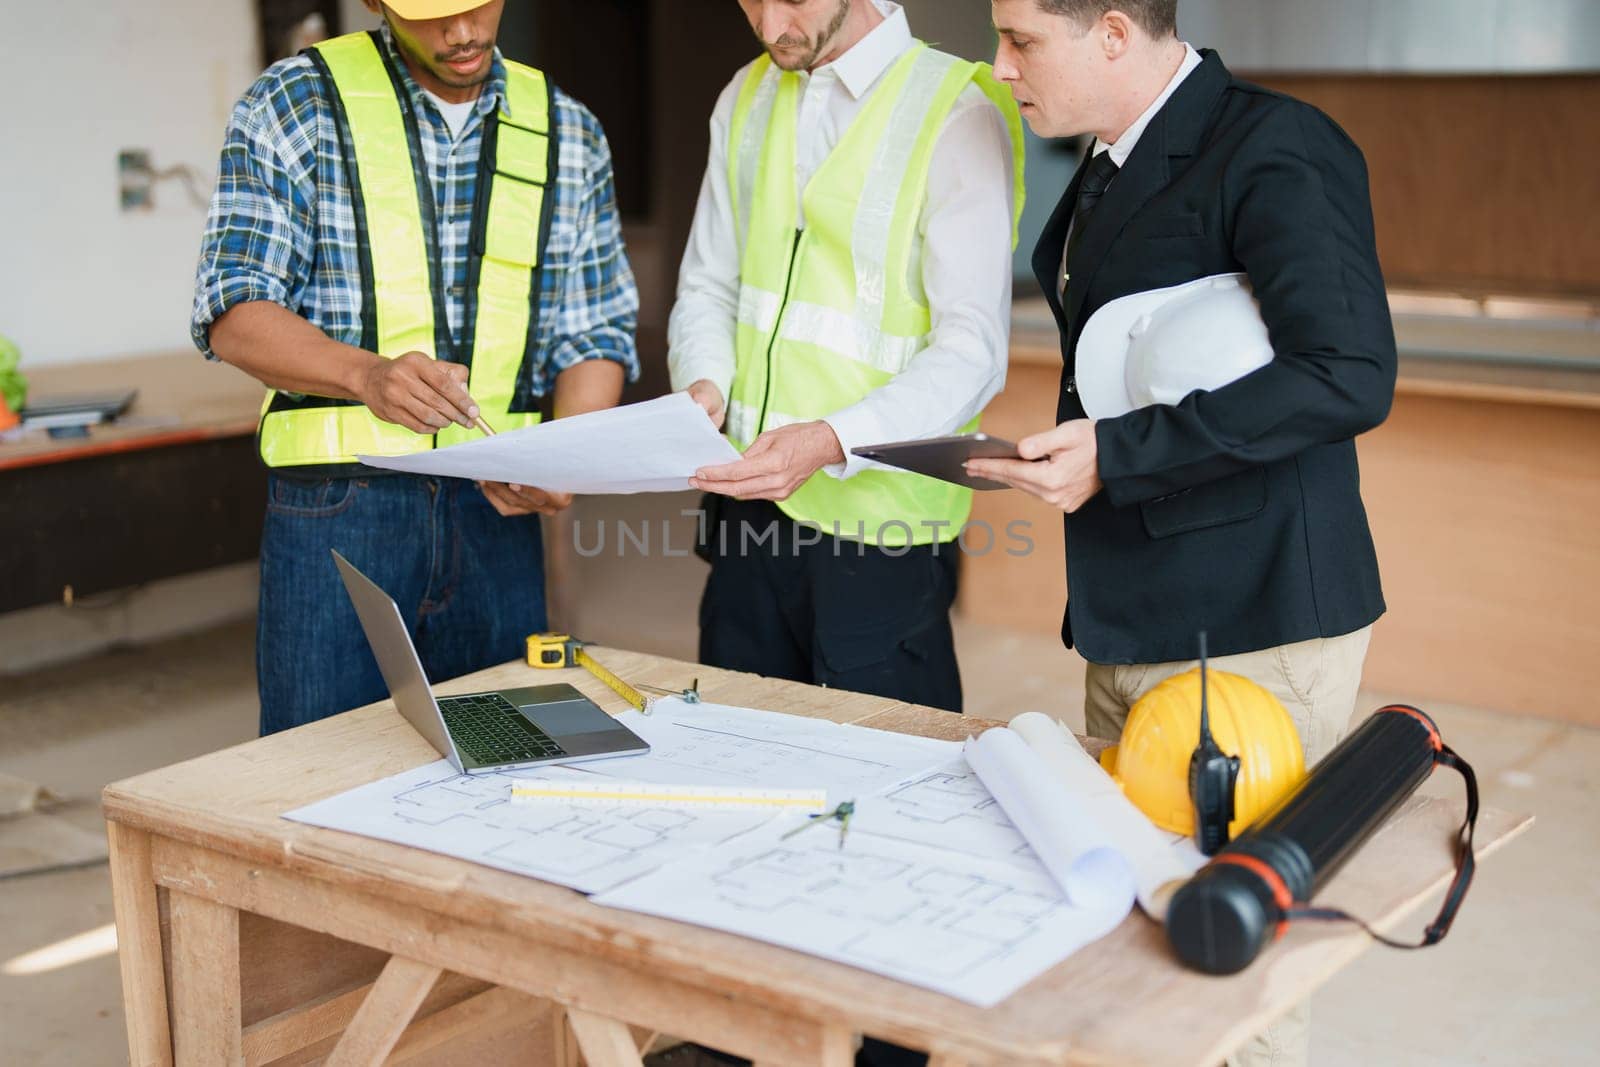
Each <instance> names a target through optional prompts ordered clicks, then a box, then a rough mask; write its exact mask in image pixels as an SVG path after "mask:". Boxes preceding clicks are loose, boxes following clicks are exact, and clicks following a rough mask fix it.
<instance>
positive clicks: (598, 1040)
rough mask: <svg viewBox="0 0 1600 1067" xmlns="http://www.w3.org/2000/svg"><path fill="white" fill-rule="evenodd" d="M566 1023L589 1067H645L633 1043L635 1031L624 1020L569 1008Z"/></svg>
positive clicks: (637, 1047)
mask: <svg viewBox="0 0 1600 1067" xmlns="http://www.w3.org/2000/svg"><path fill="white" fill-rule="evenodd" d="M567 1022H568V1023H569V1024H571V1026H572V1032H573V1034H574V1035H576V1036H577V1038H578V1048H579V1049H581V1050H582V1051H583V1058H584V1059H585V1060H587V1061H588V1063H589V1067H644V1060H643V1059H642V1058H640V1056H639V1046H637V1045H635V1044H634V1043H633V1031H631V1030H629V1029H628V1024H627V1023H625V1022H623V1021H622V1020H620V1019H608V1018H607V1017H605V1016H604V1015H596V1014H594V1013H593V1012H588V1011H582V1010H580V1009H578V1008H568V1009H567Z"/></svg>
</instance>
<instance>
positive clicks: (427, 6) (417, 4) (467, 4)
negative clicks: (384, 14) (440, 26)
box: [383, 0, 489, 21]
mask: <svg viewBox="0 0 1600 1067" xmlns="http://www.w3.org/2000/svg"><path fill="white" fill-rule="evenodd" d="M383 2H384V3H385V4H387V5H388V6H389V7H390V8H391V9H392V10H393V11H394V13H395V14H396V15H399V16H400V17H401V18H403V19H411V20H414V21H415V20H420V19H442V18H448V17H449V16H451V15H459V14H461V13H462V12H463V11H471V10H472V9H473V8H475V7H482V6H483V5H484V4H486V3H488V2H489V0H383Z"/></svg>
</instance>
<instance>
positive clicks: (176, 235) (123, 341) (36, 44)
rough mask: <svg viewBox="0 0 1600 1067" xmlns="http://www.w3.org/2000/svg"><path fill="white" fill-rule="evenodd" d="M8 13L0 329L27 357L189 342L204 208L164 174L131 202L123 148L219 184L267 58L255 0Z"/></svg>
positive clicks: (2, 51)
mask: <svg viewBox="0 0 1600 1067" xmlns="http://www.w3.org/2000/svg"><path fill="white" fill-rule="evenodd" d="M0 17H3V22H4V24H5V26H6V27H7V30H6V32H5V33H4V34H0V71H3V72H4V73H3V74H0V85H3V86H4V90H5V98H6V100H5V106H4V108H3V110H0V334H5V335H7V336H9V337H11V338H12V339H13V340H15V341H16V342H17V343H18V344H19V345H20V346H21V348H22V353H23V366H24V369H26V368H27V367H28V366H29V365H38V364H42V363H65V362H71V361H75V360H86V359H96V358H106V357H111V356H120V355H129V354H139V353H145V352H151V351H159V350H163V349H175V348H181V347H183V346H185V345H187V344H188V343H189V342H188V318H189V306H190V302H191V300H192V297H193V283H194V268H195V261H196V256H197V254H198V252H199V248H200V233H201V229H202V227H203V225H204V221H205V212H204V210H203V209H202V208H199V207H196V206H194V205H193V204H192V203H191V202H190V200H189V197H188V195H187V194H186V193H185V192H184V190H183V189H182V188H181V187H180V186H179V185H178V184H176V183H174V182H164V183H162V184H161V185H159V186H158V187H157V189H156V196H155V208H154V209H153V210H150V211H145V212H131V213H123V212H122V211H121V210H120V209H119V206H118V203H117V152H118V150H119V149H122V148H147V149H149V150H150V152H151V154H152V159H153V162H154V163H155V164H156V166H158V167H166V166H171V165H173V164H175V163H187V164H190V165H192V166H194V167H195V168H196V169H197V171H198V172H199V184H200V186H201V187H202V192H203V193H204V194H205V195H206V196H207V197H209V196H210V192H211V186H212V184H213V182H214V180H215V174H216V168H217V153H218V150H219V148H220V146H221V144H222V131H223V127H224V125H225V123H226V121H227V117H228V113H229V111H230V110H231V109H232V106H233V103H234V101H235V100H236V99H237V98H238V97H239V95H240V94H241V93H243V92H244V90H245V89H246V88H247V87H248V86H249V84H250V82H251V80H252V79H253V78H254V77H255V75H256V74H257V73H258V71H259V68H260V63H259V60H258V58H257V57H258V48H259V46H258V44H257V36H258V30H257V21H256V10H255V4H254V2H253V0H148V2H140V3H128V2H121V3H105V2H104V0H52V2H50V3H36V2H24V0H0ZM196 358H198V356H197V357H196Z"/></svg>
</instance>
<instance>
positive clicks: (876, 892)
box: [594, 816, 1128, 1007]
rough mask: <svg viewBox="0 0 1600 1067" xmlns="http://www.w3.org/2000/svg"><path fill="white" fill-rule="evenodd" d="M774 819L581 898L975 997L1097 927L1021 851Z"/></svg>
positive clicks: (1106, 927) (1107, 925)
mask: <svg viewBox="0 0 1600 1067" xmlns="http://www.w3.org/2000/svg"><path fill="white" fill-rule="evenodd" d="M799 824H800V823H799V820H798V819H797V818H796V817H794V816H788V817H785V818H782V819H779V820H776V821H774V822H772V823H770V824H768V825H766V826H763V827H762V828H761V829H759V830H756V831H753V832H752V833H750V834H747V835H745V836H743V837H741V838H739V839H738V840H737V841H733V842H729V843H728V844H726V845H724V846H722V847H720V848H717V849H715V850H711V851H706V852H702V853H700V854H698V855H696V856H693V857H691V858H687V859H684V860H681V861H679V862H677V863H673V864H671V865H669V866H666V867H663V868H661V869H659V870H657V871H655V872H654V873H652V874H649V875H647V876H645V877H643V878H640V879H638V880H636V881H633V882H630V883H628V884H627V885H624V886H620V887H618V888H617V889H614V890H611V891H610V892H607V893H603V894H600V895H599V896H597V897H595V898H594V899H595V902H596V903H599V904H606V905H610V906H612V907H618V908H626V909H628V910H631V911H639V912H645V913H648V914H652V915H660V916H664V917H666V918H671V919H678V920H681V921H683V922H690V923H695V924H697V925H700V926H709V927H713V928H715V929H718V930H726V931H728V932H730V933H736V934H743V935H745V936H747V937H754V938H757V939H759V940H762V941H767V942H770V943H773V944H777V945H784V946H787V947H789V948H793V949H798V950H799V951H801V952H806V953H810V954H811V955H815V956H822V957H825V958H827V959H831V960H837V961H839V962H840V963H847V964H850V965H852V966H855V967H860V968H862V969H864V970H868V971H873V972H875V973H878V974H884V975H888V976H890V977H893V978H898V979H901V980H902V981H906V982H910V983H912V984H914V985H919V986H924V987H926V988H929V989H934V990H937V991H939V992H941V993H947V994H949V995H950V996H953V997H957V998H959V999H961V1000H965V1001H968V1002H970V1003H973V1004H978V1005H981V1006H984V1007H987V1006H989V1005H991V1004H996V1003H998V1002H1000V1001H1001V1000H1004V999H1005V998H1006V997H1007V996H1009V995H1010V994H1011V993H1012V992H1014V991H1015V990H1017V989H1018V988H1020V987H1021V986H1023V985H1025V984H1026V983H1028V982H1029V981H1031V980H1032V979H1033V978H1035V977H1037V976H1038V975H1040V974H1041V973H1043V972H1044V971H1046V970H1048V969H1049V968H1051V967H1052V966H1054V965H1055V964H1057V963H1059V962H1061V960H1063V959H1065V958H1066V957H1067V956H1069V955H1071V954H1072V953H1073V952H1074V951H1075V950H1076V949H1078V948H1081V947H1082V946H1084V945H1086V944H1088V943H1090V942H1091V941H1094V940H1096V939H1098V938H1100V937H1103V936H1104V935H1105V934H1107V933H1109V932H1110V931H1111V930H1112V929H1114V928H1115V927H1116V925H1117V924H1118V923H1120V922H1121V921H1122V919H1123V918H1124V917H1125V916H1126V915H1127V910H1128V909H1127V906H1126V904H1124V905H1123V906H1122V907H1121V908H1117V907H1102V908H1098V909H1091V908H1081V907H1074V906H1073V905H1071V904H1070V903H1068V901H1067V900H1066V898H1065V896H1064V895H1063V893H1062V891H1061V887H1060V886H1058V885H1057V884H1056V882H1055V880H1054V879H1053V878H1052V877H1051V875H1050V873H1049V872H1048V871H1046V870H1045V869H1044V867H1043V866H1042V865H1041V864H1040V863H1039V861H1038V860H1037V859H1035V858H1034V857H1033V855H1032V853H1031V852H1027V851H1024V852H1022V853H1020V854H1017V855H1013V856H1009V857H1007V858H1005V859H994V858H988V857H984V856H979V855H974V854H971V853H967V852H959V851H954V850H951V849H941V848H938V847H935V846H933V845H926V844H918V843H914V842H911V841H906V840H898V839H896V838H893V837H881V836H878V835H876V834H873V833H867V832H863V831H861V830H859V829H858V828H855V827H852V829H851V831H850V834H849V837H848V839H847V841H846V843H845V846H844V847H843V848H840V847H839V845H838V834H837V832H836V831H835V830H834V829H833V828H832V827H831V826H815V827H811V828H809V829H807V830H805V831H804V832H802V833H799V834H796V835H795V836H793V837H791V838H788V839H785V838H784V837H783V836H782V835H783V834H784V833H786V832H787V831H788V830H789V829H791V828H792V827H794V826H796V825H799Z"/></svg>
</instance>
